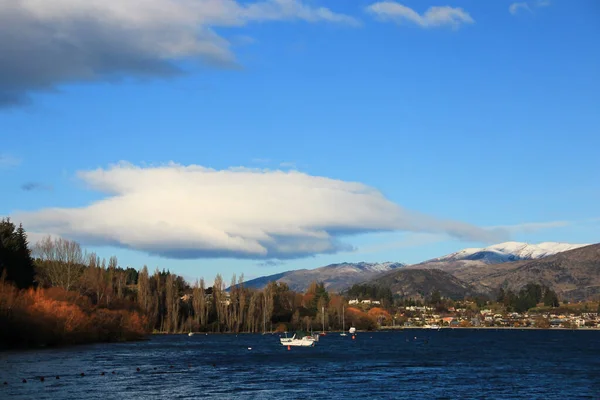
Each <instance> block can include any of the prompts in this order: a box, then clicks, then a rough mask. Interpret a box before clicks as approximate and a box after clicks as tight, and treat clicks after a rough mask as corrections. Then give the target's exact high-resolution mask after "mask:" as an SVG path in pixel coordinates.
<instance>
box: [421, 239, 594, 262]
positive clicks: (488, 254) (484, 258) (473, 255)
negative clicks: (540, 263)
mask: <svg viewBox="0 0 600 400" xmlns="http://www.w3.org/2000/svg"><path fill="white" fill-rule="evenodd" d="M583 246H588V245H587V244H569V243H557V242H544V243H540V244H530V243H522V242H505V243H500V244H495V245H493V246H489V247H483V248H471V249H463V250H460V251H457V252H456V253H452V254H448V255H446V256H443V257H439V258H434V259H432V260H428V261H424V262H422V263H420V264H428V263H434V264H435V263H441V262H453V261H478V262H481V263H483V264H500V263H505V262H511V261H519V260H535V259H538V258H543V257H548V256H551V255H554V254H557V253H561V252H563V251H568V250H574V249H577V248H579V247H583Z"/></svg>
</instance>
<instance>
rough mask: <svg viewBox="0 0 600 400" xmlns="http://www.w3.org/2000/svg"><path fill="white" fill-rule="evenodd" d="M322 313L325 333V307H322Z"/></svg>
mask: <svg viewBox="0 0 600 400" xmlns="http://www.w3.org/2000/svg"><path fill="white" fill-rule="evenodd" d="M321 314H322V315H323V333H325V307H324V306H323V307H321Z"/></svg>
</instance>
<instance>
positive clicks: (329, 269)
mask: <svg viewBox="0 0 600 400" xmlns="http://www.w3.org/2000/svg"><path fill="white" fill-rule="evenodd" d="M404 266H405V264H402V263H398V262H382V263H367V262H358V263H346V262H344V263H340V264H330V265H326V266H324V267H320V268H315V269H298V270H292V271H286V272H282V273H279V274H275V275H269V276H262V277H260V278H256V279H252V280H249V281H247V282H245V283H244V286H246V287H252V288H262V287H264V286H266V285H267V283H269V282H271V281H277V282H284V283H287V285H288V286H289V287H290V289H292V290H297V291H304V290H306V289H307V288H308V286H309V285H310V283H311V282H313V281H317V282H323V283H324V284H325V287H326V288H328V289H329V290H340V289H345V288H347V287H349V286H352V285H353V284H355V283H359V282H363V281H365V280H368V279H370V278H371V277H373V276H375V275H378V274H380V273H382V272H387V271H391V270H393V269H396V268H401V267H404Z"/></svg>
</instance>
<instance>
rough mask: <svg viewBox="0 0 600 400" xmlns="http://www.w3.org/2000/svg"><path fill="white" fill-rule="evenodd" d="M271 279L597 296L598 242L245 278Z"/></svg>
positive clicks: (453, 293)
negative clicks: (528, 288) (532, 287)
mask: <svg viewBox="0 0 600 400" xmlns="http://www.w3.org/2000/svg"><path fill="white" fill-rule="evenodd" d="M270 281H278V282H285V283H287V284H288V286H289V287H290V288H291V289H292V290H296V291H304V290H306V288H307V287H308V285H309V284H310V283H311V282H313V281H318V282H323V283H324V284H325V287H326V288H327V289H328V290H330V291H341V290H344V289H346V288H348V287H350V286H352V285H353V284H355V283H368V284H373V285H377V286H385V287H389V288H390V289H391V290H392V292H393V293H394V294H399V295H402V296H407V297H415V296H424V295H427V294H429V293H431V292H432V291H433V290H439V291H440V293H441V294H442V296H447V297H453V298H461V297H464V296H465V295H470V294H484V295H493V294H494V293H495V291H497V290H498V289H499V288H500V287H503V288H506V289H511V290H519V289H520V287H522V286H523V285H525V284H526V283H529V282H535V283H540V284H544V285H546V286H549V287H551V288H553V289H554V290H555V291H556V292H557V293H558V294H559V296H562V297H563V298H567V299H571V300H581V299H584V298H590V297H591V296H594V295H600V244H596V245H585V244H568V243H555V242H545V243H540V244H528V243H520V242H506V243H500V244H497V245H493V246H489V247H484V248H472V249H464V250H461V251H458V252H455V253H452V254H448V255H445V256H442V257H438V258H434V259H430V260H427V261H424V262H421V263H418V264H413V265H407V264H403V263H398V262H386V263H365V262H360V263H340V264H331V265H327V266H324V267H320V268H316V269H312V270H308V269H301V270H292V271H286V272H282V273H279V274H275V275H270V276H264V277H260V278H256V279H253V280H250V281H248V282H246V284H245V285H246V286H248V287H253V288H262V287H264V286H265V285H266V284H267V283H268V282H270Z"/></svg>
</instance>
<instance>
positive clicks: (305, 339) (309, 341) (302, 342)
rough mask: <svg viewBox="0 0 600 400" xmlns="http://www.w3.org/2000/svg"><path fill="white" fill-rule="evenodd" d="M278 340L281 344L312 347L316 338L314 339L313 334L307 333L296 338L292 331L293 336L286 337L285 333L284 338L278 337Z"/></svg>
mask: <svg viewBox="0 0 600 400" xmlns="http://www.w3.org/2000/svg"><path fill="white" fill-rule="evenodd" d="M279 341H280V342H281V344H282V345H283V346H298V347H313V346H314V345H315V342H317V341H318V339H315V338H314V336H308V335H307V336H302V337H300V338H297V337H296V334H295V333H294V336H292V337H291V338H289V337H287V334H286V335H285V337H284V338H279Z"/></svg>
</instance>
